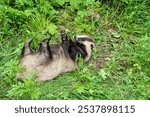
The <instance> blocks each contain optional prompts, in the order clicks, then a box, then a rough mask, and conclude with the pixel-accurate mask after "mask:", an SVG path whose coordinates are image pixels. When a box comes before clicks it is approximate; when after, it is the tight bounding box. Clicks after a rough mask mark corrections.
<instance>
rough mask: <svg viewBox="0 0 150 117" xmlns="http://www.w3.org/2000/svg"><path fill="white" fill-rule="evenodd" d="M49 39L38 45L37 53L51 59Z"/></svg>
mask: <svg viewBox="0 0 150 117" xmlns="http://www.w3.org/2000/svg"><path fill="white" fill-rule="evenodd" d="M50 39H51V38H50V37H48V38H47V39H45V40H43V41H42V42H41V43H40V48H39V52H40V54H42V55H44V56H45V57H46V58H52V54H51V50H50V46H49V41H50Z"/></svg>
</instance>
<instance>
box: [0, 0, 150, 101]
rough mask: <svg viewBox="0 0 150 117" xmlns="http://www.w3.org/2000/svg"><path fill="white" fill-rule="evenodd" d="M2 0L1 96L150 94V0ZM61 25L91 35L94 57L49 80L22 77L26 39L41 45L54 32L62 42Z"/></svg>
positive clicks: (55, 39)
mask: <svg viewBox="0 0 150 117" xmlns="http://www.w3.org/2000/svg"><path fill="white" fill-rule="evenodd" d="M0 3H1V5H0V99H47V100H49V99H69V100H70V99H81V100H83V99H87V100H88V99H95V100H98V99H100V100H104V99H107V100H111V99H150V90H149V88H150V72H149V70H150V51H149V50H150V31H149V28H150V20H149V19H150V2H149V0H130V1H129V0H121V1H118V0H112V1H111V2H109V1H107V0H101V1H95V0H85V1H80V0H71V1H69V0H53V2H49V1H48V0H40V1H38V2H37V1H35V0H31V1H28V0H24V1H20V0H15V2H12V1H7V0H4V1H1V2H0ZM61 30H66V32H68V34H69V35H70V36H71V37H72V38H73V36H74V35H76V34H85V33H86V34H89V35H90V36H91V37H93V39H94V42H95V45H96V49H95V50H94V52H93V55H92V58H91V60H90V61H89V62H88V63H87V64H82V61H81V60H79V61H80V62H79V69H77V70H75V71H72V72H69V73H65V74H61V75H60V76H59V77H57V78H56V79H54V80H51V81H47V82H43V83H40V82H38V81H36V78H35V76H33V75H32V74H31V75H30V76H28V77H27V78H26V79H25V80H24V81H22V82H20V81H18V80H17V79H16V74H17V72H20V71H21V70H22V69H21V68H19V67H18V63H19V60H20V53H21V49H22V47H23V44H24V42H25V41H26V40H28V39H29V38H33V44H32V48H33V49H34V48H38V46H39V42H40V41H41V40H43V39H44V38H46V37H47V36H49V35H51V37H52V40H51V43H59V42H60V31H61Z"/></svg>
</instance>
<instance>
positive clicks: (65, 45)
mask: <svg viewBox="0 0 150 117" xmlns="http://www.w3.org/2000/svg"><path fill="white" fill-rule="evenodd" d="M61 40H62V47H63V48H64V49H65V50H66V51H68V49H69V42H70V40H71V39H70V37H69V36H68V35H67V34H65V32H64V31H62V32H61Z"/></svg>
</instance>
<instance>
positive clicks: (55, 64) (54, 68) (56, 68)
mask: <svg viewBox="0 0 150 117" xmlns="http://www.w3.org/2000/svg"><path fill="white" fill-rule="evenodd" d="M75 68H76V64H75V63H74V62H73V61H72V60H71V59H69V60H68V59H57V60H54V61H51V62H50V63H47V64H45V65H42V66H39V67H37V69H36V71H37V75H38V80H40V81H46V80H51V79H53V78H55V77H57V76H58V75H59V74H61V73H65V72H68V71H72V70H74V69H75Z"/></svg>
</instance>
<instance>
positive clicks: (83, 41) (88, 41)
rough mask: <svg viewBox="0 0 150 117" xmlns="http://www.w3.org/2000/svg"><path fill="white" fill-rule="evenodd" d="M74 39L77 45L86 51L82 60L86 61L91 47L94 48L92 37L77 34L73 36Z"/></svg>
mask: <svg viewBox="0 0 150 117" xmlns="http://www.w3.org/2000/svg"><path fill="white" fill-rule="evenodd" d="M75 40H76V42H77V45H78V46H79V47H81V48H82V49H84V51H85V52H86V54H85V55H84V61H85V62H87V61H88V60H89V59H90V57H91V53H92V50H93V48H95V45H94V42H93V40H92V38H91V37H90V36H88V35H77V36H76V37H75Z"/></svg>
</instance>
